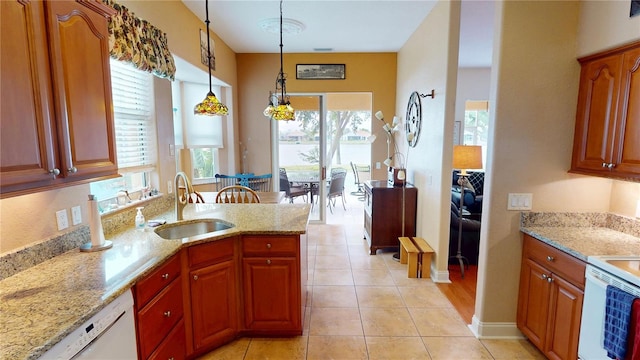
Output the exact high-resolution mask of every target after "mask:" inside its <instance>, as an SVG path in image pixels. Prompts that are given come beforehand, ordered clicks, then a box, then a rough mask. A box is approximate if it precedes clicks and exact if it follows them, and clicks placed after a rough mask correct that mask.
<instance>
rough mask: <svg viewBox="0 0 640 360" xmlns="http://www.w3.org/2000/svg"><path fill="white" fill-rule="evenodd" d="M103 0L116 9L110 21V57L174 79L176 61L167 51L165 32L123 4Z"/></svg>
mask: <svg viewBox="0 0 640 360" xmlns="http://www.w3.org/2000/svg"><path fill="white" fill-rule="evenodd" d="M103 2H104V3H105V4H107V5H109V6H111V7H112V8H114V9H115V10H116V11H117V12H118V13H117V14H116V15H114V16H112V17H111V21H109V48H110V49H109V50H110V52H111V57H112V58H114V59H117V60H120V61H126V62H130V63H132V64H133V65H134V66H135V67H136V68H138V69H140V70H144V71H148V72H151V73H153V74H154V75H156V76H158V77H161V78H168V79H170V80H173V79H174V78H175V74H176V64H175V63H174V61H173V56H172V55H171V52H170V51H169V46H168V43H167V34H165V33H164V32H162V30H160V29H158V28H156V27H155V26H153V25H151V24H150V23H149V22H148V21H146V20H142V19H140V18H137V17H136V16H135V14H134V13H133V12H131V11H129V9H127V8H126V7H124V6H122V5H120V4H118V3H116V2H114V1H113V0H103Z"/></svg>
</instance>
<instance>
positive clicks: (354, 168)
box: [351, 161, 364, 200]
mask: <svg viewBox="0 0 640 360" xmlns="http://www.w3.org/2000/svg"><path fill="white" fill-rule="evenodd" d="M351 170H352V171H353V178H354V183H355V184H356V186H357V188H358V190H356V191H352V192H351V195H356V196H358V200H364V184H362V183H361V182H360V174H358V167H357V166H356V164H354V163H353V161H351Z"/></svg>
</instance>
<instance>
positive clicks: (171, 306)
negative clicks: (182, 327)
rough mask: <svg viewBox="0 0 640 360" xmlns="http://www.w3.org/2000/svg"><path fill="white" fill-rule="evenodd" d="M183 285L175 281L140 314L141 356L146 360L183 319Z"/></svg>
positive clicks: (178, 280)
mask: <svg viewBox="0 0 640 360" xmlns="http://www.w3.org/2000/svg"><path fill="white" fill-rule="evenodd" d="M181 285H182V283H181V282H180V279H177V280H175V281H173V282H172V283H171V284H170V285H169V286H168V287H167V288H166V289H164V290H162V291H161V292H160V294H158V296H157V297H155V298H154V299H153V300H152V301H151V302H149V304H148V305H147V306H145V307H144V308H143V309H142V310H141V311H139V312H138V334H139V339H140V356H141V358H143V359H146V358H147V357H148V356H149V355H150V354H151V353H152V352H153V350H154V349H155V348H156V347H157V346H158V344H160V342H161V341H162V340H163V339H164V338H165V337H167V334H169V331H171V329H172V328H173V326H174V325H175V324H176V323H178V321H180V320H181V319H182V315H183V308H182V287H181Z"/></svg>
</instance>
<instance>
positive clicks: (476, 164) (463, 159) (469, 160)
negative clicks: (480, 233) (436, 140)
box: [451, 145, 482, 278]
mask: <svg viewBox="0 0 640 360" xmlns="http://www.w3.org/2000/svg"><path fill="white" fill-rule="evenodd" d="M453 168H454V169H459V170H460V174H459V175H458V185H460V208H459V213H458V252H457V253H456V255H455V256H451V257H455V258H456V259H458V262H459V263H460V273H461V276H462V277H463V278H464V261H465V260H466V261H467V263H468V262H469V260H468V259H467V258H466V257H464V256H462V212H463V209H464V185H465V183H466V182H467V181H468V180H467V177H468V176H469V174H467V169H482V147H481V146H479V145H471V146H465V145H455V146H454V147H453Z"/></svg>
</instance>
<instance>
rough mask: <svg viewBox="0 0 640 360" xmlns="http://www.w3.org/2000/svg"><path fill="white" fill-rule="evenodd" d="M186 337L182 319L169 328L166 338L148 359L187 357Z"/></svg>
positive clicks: (164, 359) (174, 359)
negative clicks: (171, 328)
mask: <svg viewBox="0 0 640 360" xmlns="http://www.w3.org/2000/svg"><path fill="white" fill-rule="evenodd" d="M186 349H187V347H186V339H185V334H184V320H180V322H179V323H178V324H176V326H175V327H174V328H173V330H171V332H170V333H169V335H168V336H167V338H166V339H164V341H163V342H162V343H161V344H160V346H158V348H157V349H156V351H154V352H153V354H151V356H149V359H150V360H155V359H159V360H166V359H173V360H183V359H185V358H186V357H187V354H186V352H187V350H186Z"/></svg>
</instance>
